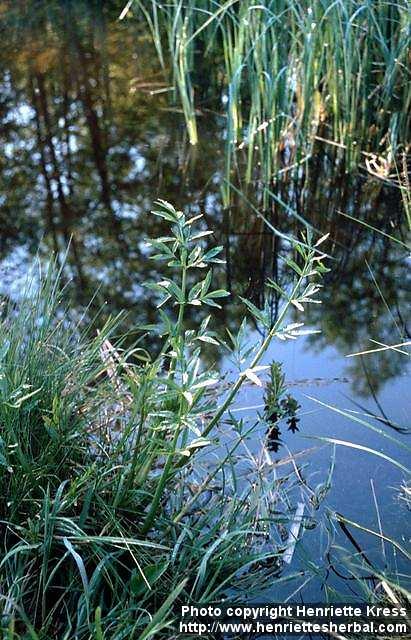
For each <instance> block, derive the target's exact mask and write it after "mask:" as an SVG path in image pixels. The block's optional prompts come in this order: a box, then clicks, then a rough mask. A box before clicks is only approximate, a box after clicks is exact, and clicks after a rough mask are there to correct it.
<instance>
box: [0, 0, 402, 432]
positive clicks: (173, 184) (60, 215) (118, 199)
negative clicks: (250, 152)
mask: <svg viewBox="0 0 411 640" xmlns="http://www.w3.org/2000/svg"><path fill="white" fill-rule="evenodd" d="M121 7H122V3H121V2H119V3H118V2H105V3H100V2H92V3H83V2H76V3H70V2H57V1H55V2H36V3H32V2H28V1H27V2H22V3H19V4H18V5H16V4H15V3H12V2H8V1H4V2H0V14H1V15H2V17H3V29H4V30H3V42H2V48H1V51H0V60H1V69H2V74H1V96H2V97H1V104H0V107H1V108H0V133H1V138H2V143H3V149H4V153H3V155H2V157H1V158H0V232H1V238H0V249H1V255H2V265H3V267H4V266H8V269H9V273H12V274H13V279H15V277H16V270H17V272H18V269H19V264H20V263H19V262H18V261H21V269H25V268H26V263H27V259H28V256H29V255H30V254H34V253H35V252H36V251H37V249H38V246H39V244H40V245H41V251H42V252H43V253H44V254H47V253H48V252H49V251H50V249H52V250H53V251H55V252H56V253H57V254H58V255H61V254H62V253H63V252H64V250H65V247H66V246H67V245H68V244H69V246H70V249H69V261H68V270H67V271H70V272H71V275H72V276H73V277H74V279H75V285H76V286H75V287H73V299H74V300H75V301H76V302H77V303H78V304H80V305H82V304H84V302H86V301H88V300H89V299H90V297H92V296H93V298H94V306H95V307H97V306H100V305H101V304H102V303H106V304H105V308H106V311H105V313H106V314H109V313H111V312H115V311H117V310H119V309H123V308H125V309H126V310H127V311H128V326H139V325H141V324H145V323H147V322H151V321H153V320H154V319H155V314H156V311H155V307H154V306H153V304H152V301H151V300H150V299H149V298H147V297H146V294H145V293H144V290H143V288H142V286H141V284H142V282H143V281H144V280H146V279H148V278H152V277H155V275H156V274H155V272H154V264H152V263H151V262H149V261H148V260H147V257H146V252H145V248H144V239H145V237H146V236H147V234H149V235H153V234H156V233H159V232H160V229H159V228H157V225H158V223H157V222H155V221H153V219H152V217H150V216H149V214H148V213H147V212H148V211H149V210H150V208H151V206H152V202H153V200H154V199H155V197H156V196H158V195H159V196H161V197H165V198H167V199H168V200H170V201H172V202H173V203H175V204H177V205H178V206H187V207H191V208H192V209H193V211H194V212H195V211H197V210H198V209H199V208H200V207H201V209H202V210H203V211H204V212H205V218H206V222H207V224H208V226H209V227H210V228H212V229H215V237H214V238H212V242H213V243H215V241H216V240H217V242H221V243H222V244H223V245H224V248H225V257H226V266H225V268H224V269H221V270H220V271H218V272H217V273H216V278H217V281H218V280H219V281H220V282H217V286H225V287H227V288H228V289H229V290H230V291H233V292H237V293H241V294H242V295H244V296H246V297H247V298H249V299H250V300H251V301H252V302H253V303H254V304H255V305H257V306H260V307H261V306H262V305H263V304H264V302H265V291H264V288H263V283H264V280H265V279H266V277H267V276H270V277H274V278H275V279H276V280H277V281H278V282H279V284H280V285H281V286H283V285H286V283H287V282H288V278H289V274H288V273H287V271H286V270H285V269H284V266H283V263H284V261H283V258H284V255H286V254H287V252H288V251H289V244H288V243H287V242H286V241H285V240H283V239H282V238H281V237H279V236H278V235H276V234H273V233H272V232H271V231H270V229H269V228H268V227H267V225H266V224H265V222H264V221H263V220H262V219H261V218H259V217H257V216H256V215H255V214H254V212H253V210H252V208H250V205H249V204H248V201H249V200H251V201H252V203H253V206H256V207H257V208H259V209H260V208H261V206H262V203H263V201H264V200H263V191H264V190H263V189H262V186H261V185H255V186H254V187H253V188H252V189H251V188H250V187H249V188H248V192H247V193H245V194H242V193H241V180H240V179H237V177H236V176H235V175H234V176H233V182H234V183H235V184H236V185H237V189H238V191H237V190H231V203H230V207H229V208H223V206H222V196H221V189H222V187H223V185H224V175H225V169H224V135H225V133H224V132H225V129H224V126H225V123H224V120H223V119H222V118H221V117H220V116H219V115H218V114H211V113H209V114H206V112H204V113H203V116H202V117H201V118H199V137H200V143H201V144H200V145H199V147H198V148H196V149H195V150H193V148H190V146H189V145H188V144H187V139H186V133H185V127H184V123H183V120H182V117H181V114H180V113H178V112H177V111H176V110H174V109H172V108H171V106H170V103H169V101H168V92H167V91H163V90H164V89H167V87H166V86H165V83H164V76H163V74H162V73H161V69H159V67H158V64H157V58H156V56H155V55H154V52H153V50H152V46H151V44H150V41H149V38H147V35H146V33H145V32H144V30H142V29H141V27H139V25H138V24H136V22H135V21H128V22H127V23H119V22H118V21H116V17H117V16H118V13H119V10H120V9H121ZM333 153H334V152H333V149H332V148H324V147H320V146H318V149H317V153H316V154H315V155H314V157H313V158H312V159H311V160H310V162H309V163H307V164H306V165H304V166H302V167H301V169H300V171H299V175H298V176H297V179H295V176H294V178H293V179H292V180H291V174H290V178H289V179H283V180H282V181H281V182H277V183H276V184H273V185H270V190H271V191H272V192H275V193H276V194H277V197H278V198H280V200H281V201H282V202H283V203H285V205H286V206H287V207H289V208H291V209H292V210H293V211H294V212H295V214H296V215H292V214H290V212H288V213H287V211H286V209H285V208H284V206H283V205H282V204H281V203H280V202H279V200H278V198H277V199H273V198H271V199H269V205H268V207H266V210H265V211H264V215H265V217H266V219H267V220H268V221H269V223H270V224H271V225H273V226H274V227H275V228H277V229H278V230H279V231H280V232H282V233H287V234H293V235H298V233H299V230H300V227H301V225H300V222H299V219H298V218H301V217H303V218H304V219H306V220H307V221H309V223H310V224H311V225H312V226H313V227H315V228H316V229H319V230H320V231H321V232H330V233H331V238H332V246H329V247H327V249H328V251H329V252H330V253H331V254H332V256H333V261H332V270H331V272H330V274H328V276H327V277H326V278H325V281H324V293H323V304H322V305H321V306H320V307H317V306H316V305H312V306H311V307H312V308H309V309H308V310H307V314H306V317H307V320H308V323H309V324H312V325H315V326H320V327H321V329H322V333H321V334H318V335H315V336H312V337H311V338H310V339H309V341H307V342H306V344H307V348H310V349H313V350H317V351H320V350H322V349H324V348H325V347H326V346H327V345H333V346H334V347H336V348H337V349H338V351H339V352H340V353H341V354H344V355H346V354H349V353H350V352H352V351H356V350H360V349H365V348H369V345H370V343H369V338H370V337H372V338H374V339H376V340H379V341H380V342H382V343H385V344H391V343H392V339H393V336H395V340H394V341H396V342H400V341H401V340H402V339H403V338H404V337H406V336H409V331H408V329H407V326H406V321H405V318H404V309H405V308H406V304H405V303H406V299H405V296H406V288H405V287H404V286H403V285H404V283H405V280H406V277H407V273H408V272H407V264H406V262H405V252H404V250H403V248H402V247H401V246H400V245H396V244H395V243H393V242H392V241H390V240H389V238H387V237H386V236H383V235H380V234H378V233H375V232H371V231H370V230H369V229H368V228H366V227H365V226H363V225H360V224H358V223H356V222H354V221H352V220H350V219H347V218H346V217H343V216H342V215H341V214H340V213H339V212H340V211H342V212H345V213H348V214H350V215H352V216H355V217H360V218H361V220H363V221H365V222H370V224H372V225H374V226H375V225H378V227H379V228H380V229H381V230H382V231H384V232H386V233H388V234H390V233H392V232H393V229H394V230H395V233H396V234H399V233H403V232H402V231H401V228H402V227H401V221H400V215H401V213H400V206H399V197H398V193H397V191H396V190H395V189H394V188H392V187H389V186H384V185H383V183H382V182H378V181H376V180H374V179H370V178H367V177H366V176H365V175H364V176H361V175H360V176H357V177H355V178H350V177H348V176H347V175H345V174H344V173H341V172H338V171H335V157H334V155H333ZM240 175H241V171H240V170H239V172H238V176H240ZM288 175H289V174H286V178H287V176H288ZM10 270H11V271H10ZM9 280H10V278H9ZM2 289H3V294H4V293H8V294H12V288H11V287H10V284H7V282H6V283H5V284H3V287H2ZM269 303H270V305H271V309H272V314H273V317H275V315H276V313H277V307H278V299H277V298H276V297H273V298H272V299H271V300H270V301H269ZM242 315H243V310H242V309H241V308H240V306H239V305H237V304H234V303H230V302H229V303H228V304H226V305H225V307H224V309H223V310H222V311H221V322H222V324H224V325H226V326H228V327H234V326H235V325H237V323H238V321H239V319H240V317H241V316H242ZM197 320H198V312H197V310H196V309H194V311H193V317H192V321H193V322H196V321H197ZM397 337H398V339H397ZM397 356H398V357H397ZM212 357H213V358H216V357H217V356H216V354H213V356H212ZM402 362H403V360H402V359H401V355H400V354H393V353H392V352H381V353H379V354H378V355H377V356H375V357H369V358H367V360H366V361H365V360H364V359H361V358H353V359H352V360H350V362H349V364H348V366H347V372H348V373H347V375H348V377H349V378H350V379H351V380H352V382H353V385H355V388H356V390H357V392H360V393H362V394H365V395H371V396H373V395H374V396H375V395H376V393H377V392H378V390H379V388H380V387H381V385H382V384H383V383H384V381H386V380H388V379H389V378H392V377H394V376H397V375H399V374H400V373H401V371H402ZM347 363H348V361H347ZM291 427H292V428H293V429H294V428H295V427H296V425H294V424H293V425H290V428H291Z"/></svg>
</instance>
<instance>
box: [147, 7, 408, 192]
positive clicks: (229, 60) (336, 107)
mask: <svg viewBox="0 0 411 640" xmlns="http://www.w3.org/2000/svg"><path fill="white" fill-rule="evenodd" d="M135 14H136V17H137V19H140V17H141V18H143V19H146V20H148V21H149V25H150V28H151V30H152V33H153V34H154V42H155V46H156V49H157V50H158V51H160V52H161V55H160V62H161V63H165V66H166V68H169V69H171V70H172V77H173V78H174V82H175V85H176V86H177V87H178V95H179V100H180V103H181V105H182V108H183V111H184V116H185V120H186V124H187V129H188V132H189V137H190V141H191V142H192V143H193V144H194V143H195V142H196V141H197V134H196V127H195V120H196V113H195V105H196V86H198V85H199V84H200V83H201V86H202V87H204V84H206V85H207V88H208V95H209V96H212V98H211V99H212V100H214V103H215V105H221V99H223V106H224V115H225V116H226V118H227V133H226V135H227V147H226V165H227V170H226V179H227V180H228V182H229V181H230V180H232V176H233V170H234V167H236V165H237V162H238V160H237V158H239V159H240V161H241V162H242V164H244V165H245V169H244V174H243V177H245V179H246V181H248V182H250V181H251V180H252V179H255V178H258V179H259V180H262V182H263V183H264V185H266V186H269V185H270V183H271V182H273V181H274V180H275V179H276V177H277V175H278V171H279V170H280V169H281V167H284V166H285V165H286V166H288V165H290V164H292V162H293V161H294V160H297V161H300V160H301V159H302V158H303V157H305V156H307V155H308V156H309V155H310V153H311V150H312V146H313V143H314V141H315V140H316V137H317V136H318V137H320V138H325V139H326V140H328V141H329V142H330V143H331V144H333V145H334V147H336V148H338V149H339V150H340V152H341V154H342V157H343V159H344V164H345V168H346V170H347V171H352V170H354V169H355V168H356V167H357V166H358V164H359V162H360V159H361V157H362V154H363V153H369V152H375V153H377V154H378V155H379V156H381V157H382V158H384V159H385V160H387V161H388V162H389V163H390V164H391V163H392V161H393V158H394V157H395V155H396V154H397V153H398V152H399V151H401V150H404V149H405V148H406V145H407V141H408V131H409V128H410V113H411V109H410V105H411V90H410V86H411V84H410V82H409V64H408V63H409V40H410V33H411V31H410V30H411V20H410V14H409V6H408V3H407V2H406V1H405V0H400V2H387V1H385V0H377V1H376V2H372V3H370V2H362V1H359V0H335V1H334V2H331V3H330V2H326V1H325V0H321V1H320V2H314V3H313V2H308V0H305V1H304V2H296V1H295V0H264V1H263V2H260V3H258V4H255V3H253V2H251V0H246V1H244V2H238V1H235V0H229V1H228V2H225V3H222V2H221V3H220V2H214V1H213V2H211V1H209V0H188V1H187V2H185V3H184V4H183V3H182V2H174V3H169V4H163V3H159V2H156V1H153V2H145V1H144V0H139V2H136V3H135ZM154 24H155V29H154V30H153V25H154ZM177 32H178V34H179V35H176V34H177ZM170 33H171V34H172V37H171V39H170V35H169V34H170ZM167 41H168V55H167V56H165V55H164V43H166V42H167ZM199 56H201V58H202V60H201V64H200V62H199ZM204 60H205V63H204ZM205 65H206V66H205ZM204 68H209V69H213V73H212V74H211V73H210V75H209V79H207V78H204ZM199 74H201V78H200V75H199ZM216 77H217V78H219V81H218V82H216V81H215V78H216ZM200 81H201V82H200ZM200 108H201V107H200ZM226 189H227V187H226ZM228 193H229V191H228V190H227V194H226V198H225V201H226V204H227V197H228ZM263 199H264V203H265V204H266V203H267V193H266V192H264V196H263Z"/></svg>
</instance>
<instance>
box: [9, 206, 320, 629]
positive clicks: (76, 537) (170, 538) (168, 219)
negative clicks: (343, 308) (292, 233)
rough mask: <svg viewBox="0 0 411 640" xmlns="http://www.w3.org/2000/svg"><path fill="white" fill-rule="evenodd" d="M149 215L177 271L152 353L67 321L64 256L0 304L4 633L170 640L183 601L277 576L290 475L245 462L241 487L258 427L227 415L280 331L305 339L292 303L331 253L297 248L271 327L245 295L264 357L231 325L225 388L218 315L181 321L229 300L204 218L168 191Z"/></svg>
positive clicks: (167, 282) (158, 286) (162, 304)
mask: <svg viewBox="0 0 411 640" xmlns="http://www.w3.org/2000/svg"><path fill="white" fill-rule="evenodd" d="M154 214H155V215H157V216H158V217H160V218H162V219H163V220H164V221H165V223H166V225H167V226H168V227H169V232H168V235H165V236H163V237H161V238H157V239H155V240H152V241H151V243H150V246H151V249H152V250H153V251H154V255H153V256H152V257H153V259H154V260H156V261H159V262H163V263H165V264H166V265H167V268H168V270H171V272H172V275H169V272H167V274H166V275H164V276H163V277H162V279H161V280H159V281H158V282H155V283H148V286H149V288H150V289H151V291H152V292H153V295H154V296H156V297H157V298H158V307H159V311H158V312H159V317H160V322H159V324H158V326H155V327H148V328H146V329H147V330H148V331H152V332H153V333H155V335H156V336H157V338H158V339H159V342H158V343H159V344H160V345H161V346H159V348H158V350H157V352H156V353H154V354H151V353H150V354H149V353H147V351H146V350H145V349H144V348H143V347H142V345H141V344H136V345H134V346H133V347H132V348H129V347H127V348H126V347H125V346H124V343H122V342H121V341H118V340H115V338H114V337H113V335H114V332H115V331H116V330H117V329H116V327H117V324H116V322H117V321H116V320H113V321H110V322H109V323H108V324H106V325H105V326H104V327H102V328H101V329H100V330H99V331H98V332H97V334H96V335H95V331H94V329H93V328H92V327H91V328H90V327H88V328H87V329H86V330H84V329H82V323H81V322H80V323H77V324H74V323H73V322H72V321H70V319H69V316H68V310H67V307H66V306H65V304H64V300H65V298H66V297H67V291H66V289H65V288H64V287H63V288H61V284H60V279H61V278H60V276H61V274H60V273H59V272H56V269H55V267H54V266H53V265H51V266H50V268H49V269H48V271H47V273H46V274H45V275H43V276H41V278H40V279H39V281H37V279H36V278H34V277H33V278H31V279H30V280H29V282H28V285H27V287H26V289H25V291H24V292H23V294H22V296H21V299H20V300H19V301H18V302H17V303H16V304H13V303H11V302H9V303H8V304H6V305H5V306H4V307H3V309H2V318H1V323H0V344H1V357H0V420H1V433H0V435H1V438H0V446H1V449H0V465H1V476H0V484H1V492H0V495H1V498H0V541H1V559H0V584H1V590H0V612H1V618H0V620H1V628H2V633H3V637H6V638H10V639H11V638H31V639H34V638H36V639H40V638H41V639H46V638H47V639H48V638H59V640H60V639H63V638H67V639H70V640H72V639H73V638H76V639H79V640H82V639H91V638H98V639H101V638H105V639H108V638H110V639H112V638H113V639H120V638H139V639H141V640H143V638H149V637H153V636H155V637H167V638H170V637H172V635H173V631H172V624H173V621H174V620H175V618H176V615H177V614H178V611H179V606H180V604H182V603H183V604H185V603H187V602H196V603H206V602H211V601H215V600H218V599H220V598H221V597H223V596H224V597H226V598H235V597H236V595H237V594H239V593H240V594H242V595H241V597H243V594H244V593H248V594H249V596H250V597H252V596H255V595H256V594H257V593H258V592H260V591H262V590H264V588H265V587H266V586H267V585H268V584H270V583H271V582H272V580H273V578H274V577H275V576H278V574H279V571H280V569H281V562H282V561H281V555H282V552H283V550H284V542H283V538H282V537H281V535H280V532H279V528H278V526H277V525H279V523H280V522H281V526H282V530H283V531H284V526H286V525H287V522H288V516H289V514H290V513H292V512H293V504H292V498H291V497H288V499H287V501H283V500H282V496H284V495H286V494H287V478H285V479H284V478H283V479H282V481H281V483H279V482H278V480H277V479H276V477H275V476H274V475H268V474H267V473H262V472H261V469H257V468H256V467H255V466H253V462H252V461H253V458H252V456H251V458H250V459H249V460H248V461H247V462H246V463H247V465H248V467H247V468H248V475H247V476H246V479H244V478H242V479H240V477H239V475H238V473H237V472H236V465H237V462H238V460H239V459H242V460H243V461H244V453H240V452H241V448H242V444H243V442H244V439H245V438H246V437H247V435H248V433H249V431H250V425H249V424H248V423H247V421H244V420H242V421H236V420H235V419H234V418H233V416H232V415H231V414H230V413H227V412H228V410H229V408H230V406H231V405H232V403H233V402H234V400H235V398H236V395H237V393H238V391H239V389H240V388H241V386H242V384H243V382H244V381H245V380H247V379H248V380H251V381H253V382H255V383H257V384H260V380H259V377H258V376H259V374H260V371H261V370H263V369H264V367H263V366H262V365H261V364H260V361H261V359H262V357H263V355H264V353H265V351H266V349H267V347H268V344H269V342H270V340H271V339H272V338H273V337H275V336H281V337H282V338H283V339H286V338H287V337H290V336H292V337H295V335H294V334H295V333H298V327H299V326H300V325H295V324H293V325H289V326H285V318H286V315H287V311H288V310H289V308H290V306H291V305H293V306H295V307H297V308H299V309H301V307H302V305H303V304H305V303H308V302H310V301H312V296H313V295H314V294H315V293H316V292H317V291H318V286H317V284H315V279H316V278H317V276H321V273H322V272H323V271H324V267H323V265H322V258H323V255H322V254H321V253H320V251H319V249H317V248H316V247H312V246H311V244H310V242H309V239H306V240H305V242H303V243H296V244H295V250H296V255H297V257H296V260H295V261H293V260H290V261H289V262H290V269H291V270H292V272H294V274H295V280H294V281H293V283H292V286H291V288H290V290H289V291H282V296H283V299H284V306H283V308H282V310H281V311H280V313H279V315H278V317H277V320H276V321H275V322H273V321H272V319H271V317H270V316H269V315H267V317H265V315H264V312H262V311H261V310H258V309H256V308H254V307H253V305H252V304H251V303H249V310H250V312H251V313H252V314H258V315H259V316H261V314H262V315H263V316H264V317H263V319H264V322H265V325H266V335H265V336H264V337H263V338H262V340H261V343H260V344H257V345H255V347H254V350H252V351H253V352H252V353H250V349H247V350H246V352H245V351H244V350H242V348H241V345H240V344H239V340H238V337H237V338H236V337H235V336H233V335H231V338H232V343H233V348H232V351H233V356H235V357H236V358H237V361H238V362H239V366H240V371H239V374H238V376H237V378H236V379H235V381H234V382H233V383H232V385H231V386H230V388H229V389H228V390H226V389H225V388H224V387H223V385H221V389H220V387H219V382H220V380H219V374H218V372H216V371H213V370H211V369H209V368H207V367H206V366H205V365H204V364H203V362H202V359H201V353H202V348H203V346H204V345H208V346H209V345H210V344H212V345H214V347H216V348H220V347H221V348H222V345H223V343H222V342H221V341H220V339H219V338H218V336H217V334H216V333H215V332H214V331H213V330H212V329H211V328H210V317H209V316H205V317H204V318H203V319H202V321H201V323H199V326H198V328H197V329H187V328H186V321H185V312H186V309H187V306H188V305H191V306H195V307H196V308H197V307H198V308H199V310H200V311H201V310H202V309H203V308H211V309H212V308H213V307H217V306H218V301H219V300H220V299H222V298H223V297H224V296H226V295H228V294H227V293H226V292H225V291H223V290H214V289H213V288H212V269H211V266H212V264H213V263H215V262H218V260H219V259H218V254H219V252H220V248H219V247H215V248H212V249H209V250H206V249H204V247H203V244H202V238H203V237H204V236H205V235H208V234H209V233H210V232H209V231H205V230H202V229H199V230H198V229H197V230H195V223H196V221H197V218H198V217H201V216H197V217H195V218H191V219H188V218H187V217H186V216H185V215H184V214H183V213H182V212H179V211H176V210H175V209H174V207H172V206H171V205H170V204H168V203H166V202H164V201H159V202H158V203H157V210H156V211H155V212H154ZM317 244H318V243H317ZM201 272H203V273H205V275H204V277H203V278H198V277H196V274H197V273H201ZM271 286H275V283H274V282H271ZM92 329H93V330H92ZM242 330H243V331H244V324H243V326H242ZM223 421H225V422H226V423H227V425H228V432H227V430H226V431H225V434H224V435H223V432H222V430H221V426H222V423H223ZM243 469H244V467H243ZM294 542H295V541H294Z"/></svg>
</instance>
